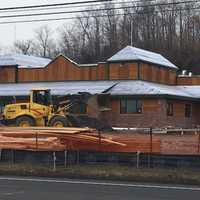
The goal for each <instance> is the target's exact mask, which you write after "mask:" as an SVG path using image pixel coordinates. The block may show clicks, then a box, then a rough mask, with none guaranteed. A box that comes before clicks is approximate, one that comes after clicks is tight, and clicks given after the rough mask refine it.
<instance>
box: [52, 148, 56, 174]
mask: <svg viewBox="0 0 200 200" xmlns="http://www.w3.org/2000/svg"><path fill="white" fill-rule="evenodd" d="M53 171H56V153H55V151H54V152H53Z"/></svg>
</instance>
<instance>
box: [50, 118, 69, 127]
mask: <svg viewBox="0 0 200 200" xmlns="http://www.w3.org/2000/svg"><path fill="white" fill-rule="evenodd" d="M49 126H53V127H57V128H62V127H68V120H67V118H66V117H63V116H55V117H54V118H53V119H52V120H51V121H50V124H49Z"/></svg>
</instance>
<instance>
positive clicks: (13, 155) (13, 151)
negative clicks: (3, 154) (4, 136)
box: [11, 149, 15, 165]
mask: <svg viewBox="0 0 200 200" xmlns="http://www.w3.org/2000/svg"><path fill="white" fill-rule="evenodd" d="M14 153H15V150H13V149H12V150H11V155H12V158H11V159H12V160H11V162H12V165H14V162H15V154H14Z"/></svg>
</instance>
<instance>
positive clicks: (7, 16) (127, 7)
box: [0, 0, 199, 18]
mask: <svg viewBox="0 0 200 200" xmlns="http://www.w3.org/2000/svg"><path fill="white" fill-rule="evenodd" d="M194 2H199V0H190V1H179V2H171V3H157V4H149V5H137V6H123V7H111V8H98V9H86V10H76V11H61V12H48V13H31V14H21V15H3V16H0V18H18V17H33V16H46V15H61V14H75V13H84V12H99V11H109V10H121V9H129V8H144V7H154V6H164V5H179V4H185V3H194Z"/></svg>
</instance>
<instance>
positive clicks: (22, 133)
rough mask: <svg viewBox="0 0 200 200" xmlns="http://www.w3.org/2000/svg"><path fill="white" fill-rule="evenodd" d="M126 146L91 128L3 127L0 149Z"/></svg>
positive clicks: (88, 148)
mask: <svg viewBox="0 0 200 200" xmlns="http://www.w3.org/2000/svg"><path fill="white" fill-rule="evenodd" d="M107 145H112V146H125V144H123V143H120V142H117V141H114V140H112V138H111V137H105V136H104V137H102V136H100V135H99V134H98V132H96V131H95V130H94V129H89V128H74V127H70V128H52V127H28V128H18V127H1V128H0V149H16V150H36V151H62V150H65V149H70V150H93V151H97V150H99V149H100V148H102V149H103V148H104V146H107Z"/></svg>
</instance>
